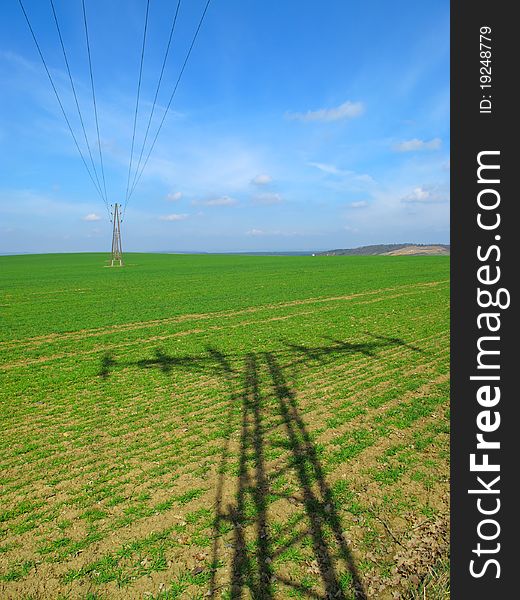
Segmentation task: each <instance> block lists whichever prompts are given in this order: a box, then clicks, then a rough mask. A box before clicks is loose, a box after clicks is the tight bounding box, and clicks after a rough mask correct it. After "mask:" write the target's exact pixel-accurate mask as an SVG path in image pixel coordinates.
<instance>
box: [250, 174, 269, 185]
mask: <svg viewBox="0 0 520 600" xmlns="http://www.w3.org/2000/svg"><path fill="white" fill-rule="evenodd" d="M272 181H273V178H272V177H271V175H267V173H261V174H260V175H257V176H256V177H253V179H251V183H252V184H253V185H268V184H270V183H271V182H272Z"/></svg>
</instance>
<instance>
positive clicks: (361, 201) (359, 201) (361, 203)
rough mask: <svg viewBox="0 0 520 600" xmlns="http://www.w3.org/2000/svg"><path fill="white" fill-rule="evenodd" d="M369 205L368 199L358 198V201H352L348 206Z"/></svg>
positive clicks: (361, 206) (362, 206)
mask: <svg viewBox="0 0 520 600" xmlns="http://www.w3.org/2000/svg"><path fill="white" fill-rule="evenodd" d="M367 206H368V202H367V201H366V200H356V202H351V203H350V204H349V205H348V207H347V208H365V207H367Z"/></svg>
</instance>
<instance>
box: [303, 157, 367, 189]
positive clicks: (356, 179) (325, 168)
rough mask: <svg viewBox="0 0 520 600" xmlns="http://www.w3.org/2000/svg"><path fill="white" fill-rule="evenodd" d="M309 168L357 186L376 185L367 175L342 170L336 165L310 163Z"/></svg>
mask: <svg viewBox="0 0 520 600" xmlns="http://www.w3.org/2000/svg"><path fill="white" fill-rule="evenodd" d="M307 164H308V165H309V167H314V168H315V169H318V170H319V171H321V172H322V173H326V174H327V175H336V176H338V177H341V178H343V179H344V180H347V181H348V182H349V183H356V184H363V185H364V184H369V185H373V184H375V183H376V181H375V180H374V178H373V177H372V176H371V175H368V174H367V173H356V172H355V171H349V170H348V169H340V168H339V167H337V166H336V165H332V164H327V163H321V162H308V163H307Z"/></svg>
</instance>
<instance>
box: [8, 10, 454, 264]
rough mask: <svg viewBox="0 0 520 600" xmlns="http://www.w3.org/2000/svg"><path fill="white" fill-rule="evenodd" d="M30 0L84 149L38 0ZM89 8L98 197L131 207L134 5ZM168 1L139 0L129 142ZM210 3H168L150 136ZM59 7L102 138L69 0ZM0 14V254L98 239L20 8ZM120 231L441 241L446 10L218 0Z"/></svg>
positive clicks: (281, 246)
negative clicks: (99, 160) (101, 167)
mask: <svg viewBox="0 0 520 600" xmlns="http://www.w3.org/2000/svg"><path fill="white" fill-rule="evenodd" d="M24 4H25V6H26V9H27V12H28V14H29V16H30V18H31V20H32V21H33V24H34V28H35V32H36V35H37V37H38V39H39V41H40V44H41V47H42V51H43V53H44V56H45V58H46V60H47V63H48V65H49V67H50V69H51V73H52V75H53V77H54V78H55V81H56V83H57V87H58V90H59V93H60V95H61V97H62V99H63V102H64V105H65V108H66V111H67V113H68V115H69V116H70V120H71V123H72V125H73V127H74V128H75V131H76V134H77V136H78V141H80V142H81V141H82V137H81V136H82V134H81V130H80V128H79V121H78V118H77V113H76V112H75V105H74V102H73V96H72V94H71V90H70V84H69V82H68V79H67V76H66V70H65V64H64V61H63V56H62V54H61V50H60V46H59V40H58V37H57V33H56V29H55V25H54V22H53V17H52V12H51V7H50V4H49V3H48V2H47V1H46V0H24ZM86 5H87V11H88V15H89V27H90V32H89V33H90V39H91V45H92V60H93V69H94V78H95V83H96V94H97V103H98V112H99V125H100V134H101V144H102V150H103V159H104V163H105V176H106V182H107V191H108V198H109V202H124V199H125V191H126V181H127V173H128V165H129V158H130V148H131V136H132V126H133V115H134V110H135V100H136V90H137V77H138V69H139V59H140V45H141V41H142V29H143V22H144V12H145V7H146V1H145V0H125V2H123V1H122V0H109V1H107V0H87V2H86ZM175 5H176V2H174V1H166V0H151V1H150V16H149V29H148V38H147V47H146V51H145V58H144V69H143V81H142V87H141V103H140V111H139V115H138V126H137V133H136V145H135V151H138V150H140V144H141V143H142V140H143V136H144V130H145V127H146V122H147V118H148V115H149V113H150V110H151V103H152V100H153V95H154V92H155V86H156V84H157V79H158V76H159V71H160V67H161V62H162V57H163V53H164V49H165V46H166V42H167V39H168V34H169V29H170V24H171V19H172V17H173V12H174V9H175ZM204 5H205V0H184V2H181V6H180V10H179V17H178V23H177V28H176V32H175V35H174V38H173V45H172V50H171V54H170V60H169V62H168V64H167V67H166V71H165V76H164V80H163V85H162V87H161V91H160V93H159V105H158V107H157V109H156V113H155V116H154V121H153V124H152V132H153V133H155V130H156V128H157V125H158V121H159V119H160V117H161V116H162V111H163V110H164V108H165V106H166V104H167V102H168V99H169V97H170V94H171V91H172V89H173V85H174V83H175V80H176V78H177V76H178V73H179V70H180V66H181V64H182V61H183V60H184V57H185V54H186V51H187V49H188V46H189V44H190V41H191V36H192V35H193V33H194V30H195V28H196V25H197V22H198V19H199V18H200V15H201V13H202V10H203V8H204ZM55 6H56V10H57V14H58V18H59V20H60V25H61V28H62V32H63V36H64V41H65V45H66V49H67V52H68V55H69V61H70V64H71V69H72V74H73V77H74V80H75V84H76V87H77V90H78V93H79V101H80V105H81V108H82V110H83V113H84V119H85V122H86V126H87V133H88V135H89V139H90V142H91V145H92V147H93V148H97V146H96V141H97V138H96V134H95V121H94V115H93V109H92V101H91V96H90V88H89V85H90V83H89V75H88V63H87V56H86V47H85V42H84V31H83V29H82V27H83V23H82V12H81V2H80V0H74V1H72V0H55ZM2 13H3V15H2V19H1V20H0V77H1V80H2V82H3V83H2V93H1V95H0V252H2V253H5V252H61V251H88V250H92V251H100V250H107V249H109V248H110V242H111V229H110V227H111V226H110V222H109V220H108V217H107V211H106V207H105V206H104V204H103V202H102V201H101V199H100V198H99V196H98V195H97V192H96V190H95V188H94V186H93V185H92V183H91V181H90V179H89V176H88V174H87V172H86V170H85V167H84V165H83V164H82V162H81V159H80V157H79V154H78V152H77V150H76V148H75V146H74V142H73V140H72V138H71V136H70V133H69V131H68V129H67V126H66V123H65V121H64V119H63V116H62V114H61V112H60V109H59V106H58V103H57V101H56V98H55V96H54V93H53V91H52V88H51V86H50V84H49V81H48V79H47V76H46V74H45V71H44V69H43V66H42V64H41V61H40V58H39V56H38V54H37V51H36V48H35V46H34V43H33V41H32V38H31V37H30V33H29V31H28V29H27V26H26V23H25V21H24V19H23V15H22V13H21V10H20V7H19V5H18V1H17V0H6V1H5V2H3V3H2ZM135 151H134V152H135ZM85 153H86V151H85ZM134 164H135V158H134ZM122 235H123V250H129V251H130V250H131V251H148V250H150V251H154V250H165V251H189V250H197V251H210V252H211V251H241V250H245V251H247V250H249V251H254V250H257V251H268V250H279V251H289V250H320V249H323V250H325V249H330V248H338V247H343V248H345V247H353V246H359V245H363V244H373V243H391V242H419V243H431V242H439V243H447V242H448V241H449V2H448V1H447V0H441V1H439V0H425V1H422V2H416V1H408V0H406V1H404V0H396V1H394V2H386V1H384V0H379V1H370V0H356V1H346V0H341V1H340V0H334V1H333V0H324V1H323V2H319V3H316V2H314V1H312V2H311V1H310V0H298V1H296V0H285V1H281V0H262V1H261V2H258V1H254V0H212V2H211V4H210V7H209V9H208V13H207V15H206V19H205V21H204V23H203V26H202V29H201V31H200V34H199V37H198V39H197V43H196V45H195V47H194V50H193V53H192V55H191V57H190V61H189V63H188V65H187V68H186V71H185V73H184V75H183V79H182V81H181V83H180V86H179V89H178V92H177V94H176V96H175V100H174V103H173V105H172V110H171V112H170V113H169V115H168V117H167V119H166V121H165V125H164V127H163V129H162V130H161V133H160V136H159V138H158V141H157V145H156V147H155V149H154V151H153V154H152V155H151V158H150V161H149V163H148V165H147V168H146V170H145V171H144V173H143V176H142V179H141V181H140V183H139V186H138V187H137V188H136V190H135V193H134V195H133V196H132V197H131V199H130V201H129V202H128V206H127V211H126V216H125V221H124V223H123V233H122Z"/></svg>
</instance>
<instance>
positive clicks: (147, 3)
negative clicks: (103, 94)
mask: <svg viewBox="0 0 520 600" xmlns="http://www.w3.org/2000/svg"><path fill="white" fill-rule="evenodd" d="M149 9H150V0H147V1H146V15H145V19H144V32H143V46H142V48H141V64H140V66H139V81H138V82H137V100H136V103H135V114H134V131H133V133H132V148H131V150H130V164H129V165H128V178H127V181H126V197H125V206H126V202H128V190H129V188H130V174H131V172H132V160H133V156H134V142H135V128H136V125H137V113H138V111H139V95H140V92H141V79H142V76H143V62H144V48H145V44H146V30H147V29H148V11H149Z"/></svg>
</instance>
